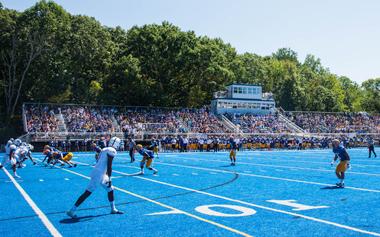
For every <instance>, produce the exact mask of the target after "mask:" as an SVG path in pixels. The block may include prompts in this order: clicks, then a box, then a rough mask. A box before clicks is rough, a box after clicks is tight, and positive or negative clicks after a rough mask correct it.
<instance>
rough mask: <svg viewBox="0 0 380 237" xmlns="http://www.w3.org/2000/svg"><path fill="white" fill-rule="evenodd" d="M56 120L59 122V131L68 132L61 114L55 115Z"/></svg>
mask: <svg viewBox="0 0 380 237" xmlns="http://www.w3.org/2000/svg"><path fill="white" fill-rule="evenodd" d="M55 117H56V119H57V120H58V131H59V132H67V128H66V123H65V119H64V118H63V115H62V114H61V113H59V114H56V115H55Z"/></svg>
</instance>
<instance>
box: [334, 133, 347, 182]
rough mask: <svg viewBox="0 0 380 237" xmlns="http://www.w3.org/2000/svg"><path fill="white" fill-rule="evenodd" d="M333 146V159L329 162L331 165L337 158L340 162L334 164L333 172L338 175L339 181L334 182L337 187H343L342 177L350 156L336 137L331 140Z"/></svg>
mask: <svg viewBox="0 0 380 237" xmlns="http://www.w3.org/2000/svg"><path fill="white" fill-rule="evenodd" d="M332 146H333V152H334V153H335V157H334V160H333V161H332V162H331V165H333V164H334V162H335V161H336V160H337V159H338V158H339V159H340V162H339V164H338V165H337V166H336V169H335V174H336V177H338V179H339V181H338V183H337V184H336V186H337V187H340V188H343V187H344V177H345V174H344V172H346V170H347V168H348V166H349V163H350V156H349V155H348V153H347V151H346V148H344V146H343V144H340V141H339V140H338V139H334V140H333V141H332Z"/></svg>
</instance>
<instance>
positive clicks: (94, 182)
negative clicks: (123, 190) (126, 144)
mask: <svg viewBox="0 0 380 237" xmlns="http://www.w3.org/2000/svg"><path fill="white" fill-rule="evenodd" d="M120 143H121V140H120V139H119V138H117V137H113V138H111V139H110V141H109V147H106V148H103V149H102V151H101V152H100V154H99V159H98V161H97V163H96V165H95V166H94V169H93V170H92V172H91V180H90V183H89V184H88V186H87V189H86V191H85V192H84V193H83V194H82V195H81V196H80V197H79V198H78V200H77V201H76V202H75V204H74V206H73V207H72V208H71V209H70V210H69V211H67V212H66V214H67V215H68V216H70V217H72V218H76V215H75V211H76V210H77V208H78V207H79V206H80V205H81V204H82V203H83V202H84V201H85V200H86V199H87V198H88V197H89V196H90V195H91V193H92V192H94V191H95V189H96V187H97V186H98V185H99V184H100V185H101V186H102V187H103V188H104V189H105V190H106V191H107V193H108V201H109V202H110V205H111V214H123V212H121V211H119V210H117V209H116V207H115V201H114V192H113V187H112V184H111V174H112V161H113V159H114V158H115V156H116V154H117V152H116V150H117V149H119V147H120Z"/></svg>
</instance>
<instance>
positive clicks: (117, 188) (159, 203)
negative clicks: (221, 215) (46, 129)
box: [55, 162, 252, 237]
mask: <svg viewBox="0 0 380 237" xmlns="http://www.w3.org/2000/svg"><path fill="white" fill-rule="evenodd" d="M77 163H79V162H77ZM87 165H89V164H87ZM55 167H56V168H59V169H61V170H63V171H66V172H69V173H72V174H75V175H77V176H80V177H83V178H85V179H90V177H88V176H86V175H83V174H80V173H77V172H75V171H72V170H68V169H65V168H62V167H58V166H55ZM113 187H114V188H115V189H116V190H118V191H120V192H123V193H126V194H129V195H131V196H134V197H137V198H140V199H143V200H145V201H148V202H151V203H154V204H156V205H159V206H161V207H165V208H167V209H170V210H172V211H176V212H177V213H181V214H184V215H186V216H189V217H192V218H194V219H197V220H200V221H203V222H206V223H209V224H211V225H214V226H217V227H220V228H222V229H225V230H228V231H230V232H233V233H235V234H239V235H242V236H245V237H252V235H250V234H247V233H245V232H242V231H240V230H236V229H234V228H231V227H228V226H225V225H223V224H220V223H217V222H214V221H211V220H208V219H205V218H202V217H200V216H197V215H193V214H191V213H188V212H185V211H182V210H179V209H177V208H175V207H172V206H169V205H166V204H163V203H161V202H157V201H155V200H152V199H150V198H147V197H144V196H141V195H139V194H136V193H133V192H130V191H127V190H125V189H122V188H119V187H116V186H113Z"/></svg>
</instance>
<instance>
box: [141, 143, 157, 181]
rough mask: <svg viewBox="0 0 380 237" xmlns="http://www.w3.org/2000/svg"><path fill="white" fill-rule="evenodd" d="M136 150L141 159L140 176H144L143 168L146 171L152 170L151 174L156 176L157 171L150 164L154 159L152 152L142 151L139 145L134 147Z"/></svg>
mask: <svg viewBox="0 0 380 237" xmlns="http://www.w3.org/2000/svg"><path fill="white" fill-rule="evenodd" d="M136 150H137V152H138V153H139V154H140V155H142V157H143V158H142V160H141V162H140V168H141V172H140V174H144V166H145V167H146V168H147V169H148V170H152V171H153V174H157V173H158V170H156V169H155V168H153V167H152V163H153V159H154V153H153V151H150V150H147V149H144V148H143V146H142V145H141V144H138V145H137V146H136Z"/></svg>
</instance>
